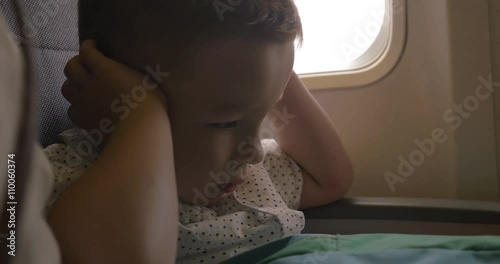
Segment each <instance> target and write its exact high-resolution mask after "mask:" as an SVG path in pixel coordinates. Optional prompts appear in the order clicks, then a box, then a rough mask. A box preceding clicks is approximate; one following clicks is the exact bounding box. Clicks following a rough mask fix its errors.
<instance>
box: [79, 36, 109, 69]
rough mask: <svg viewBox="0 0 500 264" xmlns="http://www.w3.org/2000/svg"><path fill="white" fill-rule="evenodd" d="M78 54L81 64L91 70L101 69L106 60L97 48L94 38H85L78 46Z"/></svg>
mask: <svg viewBox="0 0 500 264" xmlns="http://www.w3.org/2000/svg"><path fill="white" fill-rule="evenodd" d="M80 56H81V59H82V62H83V64H85V66H87V67H88V68H89V69H90V71H91V72H96V71H100V70H102V69H103V66H104V65H105V63H106V62H107V60H108V58H106V57H105V56H104V55H103V54H102V53H101V52H100V51H99V50H97V46H96V41H95V40H85V41H84V42H83V43H82V45H81V46H80Z"/></svg>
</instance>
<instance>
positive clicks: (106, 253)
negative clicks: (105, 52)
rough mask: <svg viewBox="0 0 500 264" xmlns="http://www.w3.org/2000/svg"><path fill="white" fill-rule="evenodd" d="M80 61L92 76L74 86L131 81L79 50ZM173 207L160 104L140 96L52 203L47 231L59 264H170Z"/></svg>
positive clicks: (121, 70) (90, 51)
mask: <svg viewBox="0 0 500 264" xmlns="http://www.w3.org/2000/svg"><path fill="white" fill-rule="evenodd" d="M84 51H85V52H84ZM80 56H81V60H82V61H83V63H84V64H85V65H86V66H87V67H89V68H90V71H91V72H92V73H91V74H92V76H91V77H88V76H87V77H85V76H82V75H80V76H75V78H74V79H73V81H75V80H77V82H80V84H82V80H83V79H88V78H97V77H96V76H97V75H99V74H100V75H101V76H100V77H101V78H108V76H107V75H114V76H115V77H116V76H124V75H128V76H130V75H131V74H136V73H135V72H134V73H132V71H131V70H130V69H128V68H126V67H124V66H121V65H119V64H117V63H115V64H113V63H114V62H112V61H110V60H107V59H106V58H104V57H102V55H101V54H100V53H98V51H97V50H95V49H94V47H91V46H90V45H86V44H84V45H83V46H82V51H81V53H80ZM102 65H106V67H107V68H106V69H104V68H100V67H102ZM103 74H106V76H105V77H103V76H104V75H103ZM79 78H81V79H79ZM70 79H71V78H70ZM141 80H142V79H141V78H138V79H137V82H138V83H140V81H141ZM129 85H130V86H131V87H127V88H128V89H130V88H132V87H134V84H133V83H129ZM83 88H84V89H85V88H89V87H85V86H84V87H83ZM101 88H102V87H101ZM177 204H178V202H177V189H176V181H175V171H174V163H173V147H172V141H171V132H170V123H169V119H168V115H167V112H166V106H165V102H164V100H163V99H162V98H160V96H159V95H158V94H156V95H155V94H153V93H148V96H147V98H146V99H145V100H144V101H143V102H141V104H140V105H139V106H138V107H137V108H136V109H134V110H133V111H131V112H130V115H129V116H128V117H127V118H126V119H124V120H123V121H121V122H120V123H119V124H118V125H117V127H116V130H115V131H114V133H113V134H112V135H111V137H110V139H109V141H108V142H107V144H106V146H105V148H104V150H103V152H102V154H101V156H100V158H99V159H98V160H97V161H96V163H95V164H94V165H93V166H92V167H91V168H90V169H89V170H88V171H86V172H85V173H84V174H83V175H82V176H81V177H80V178H79V179H78V180H76V181H75V182H74V183H73V184H72V185H70V186H69V187H68V189H67V190H66V191H65V193H64V194H63V195H62V196H61V197H60V199H59V200H58V201H57V202H56V203H55V205H54V207H53V209H52V211H51V212H50V215H49V223H50V225H51V227H52V229H53V231H54V234H55V236H56V238H57V240H58V242H59V245H60V248H61V252H62V256H63V263H72V264H80V263H82V264H86V263H89V264H90V263H92V264H97V263H106V264H108V263H134V264H135V263H174V262H175V257H176V251H175V249H176V247H177V216H178V209H177ZM165 249H174V250H165Z"/></svg>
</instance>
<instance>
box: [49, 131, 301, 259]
mask: <svg viewBox="0 0 500 264" xmlns="http://www.w3.org/2000/svg"><path fill="white" fill-rule="evenodd" d="M61 137H62V139H63V140H64V142H65V144H54V145H51V146H49V147H47V148H46V149H45V150H44V152H45V154H46V155H47V156H48V158H49V160H50V163H51V165H52V169H53V171H54V181H55V184H54V190H53V194H52V196H51V198H50V200H49V202H48V206H47V210H49V209H50V208H51V206H52V205H53V203H54V202H55V201H56V200H57V198H58V197H59V195H60V194H61V193H63V192H64V190H65V189H66V187H67V186H68V185H69V184H71V182H72V181H74V180H75V179H76V178H78V177H79V176H80V175H81V174H82V173H83V172H84V171H85V170H86V169H87V168H88V167H90V166H91V165H92V163H93V162H94V161H95V160H96V159H97V157H98V151H93V150H89V149H88V148H87V147H88V146H85V145H87V144H82V143H81V142H82V141H87V142H88V139H87V138H86V137H85V136H84V135H82V134H81V132H80V131H79V130H77V129H72V130H69V131H65V132H63V133H62V134H61ZM262 145H263V149H264V153H265V156H264V160H263V161H262V162H261V163H259V164H253V165H252V164H249V165H248V167H247V174H248V175H247V179H246V181H245V182H244V183H243V184H241V185H240V186H238V188H237V189H236V190H235V191H233V192H231V193H227V194H225V195H224V197H223V199H222V200H221V201H220V202H218V203H217V204H216V205H215V206H213V207H211V208H207V207H201V206H195V205H192V204H187V203H183V202H180V201H179V233H178V243H177V246H178V248H177V261H176V263H220V262H221V261H223V260H225V259H228V258H230V257H232V256H235V255H238V254H240V253H242V252H245V251H247V250H249V249H252V248H254V247H257V246H260V245H262V244H265V243H268V242H271V241H274V240H276V239H279V238H281V237H284V236H288V235H294V234H300V232H301V230H302V229H303V227H304V224H305V219H304V214H303V213H302V212H301V211H298V210H297V209H298V207H299V203H300V195H301V192H302V173H301V170H300V168H299V166H298V165H297V164H296V163H295V162H294V161H293V160H292V159H291V158H290V157H289V156H287V155H286V153H285V152H284V151H283V150H281V148H280V147H279V145H278V144H277V142H276V141H275V140H273V139H265V140H262ZM77 153H78V154H80V155H78V154H77ZM82 153H83V155H82ZM166 250H170V249H166Z"/></svg>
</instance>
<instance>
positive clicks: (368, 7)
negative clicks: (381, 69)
mask: <svg viewBox="0 0 500 264" xmlns="http://www.w3.org/2000/svg"><path fill="white" fill-rule="evenodd" d="M295 3H296V5H297V7H298V9H299V13H300V16H301V19H302V26H303V31H304V41H303V44H302V46H301V47H299V48H297V50H296V54H295V65H294V70H295V72H297V73H298V74H310V73H325V72H336V71H345V70H355V69H359V68H362V67H364V66H367V65H369V64H370V63H371V62H373V61H374V60H376V59H377V58H378V57H379V56H380V55H381V54H382V52H383V50H384V48H385V46H386V45H387V40H388V38H389V34H388V31H389V27H388V26H387V25H386V24H388V23H386V22H387V20H386V19H384V17H385V14H386V6H387V5H388V3H387V1H386V0H314V1H311V0H295ZM389 5H390V3H389ZM386 31H387V32H386Z"/></svg>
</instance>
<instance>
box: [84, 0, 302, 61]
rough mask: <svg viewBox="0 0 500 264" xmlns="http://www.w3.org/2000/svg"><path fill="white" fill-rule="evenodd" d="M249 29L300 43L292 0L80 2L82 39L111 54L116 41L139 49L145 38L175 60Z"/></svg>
mask: <svg viewBox="0 0 500 264" xmlns="http://www.w3.org/2000/svg"><path fill="white" fill-rule="evenodd" d="M207 32H209V33H207ZM242 32H245V33H242ZM248 33H252V35H253V36H256V37H264V38H268V39H272V40H276V41H287V40H295V39H298V41H299V44H300V43H301V42H302V24H301V21H300V17H299V14H298V10H297V7H296V5H295V3H294V0H80V1H79V34H80V42H83V41H84V40H86V39H89V38H93V39H96V40H97V43H98V47H99V49H100V50H101V51H103V52H104V53H105V54H107V55H108V56H110V57H113V54H112V50H113V48H114V47H115V46H116V45H117V44H118V45H123V42H126V45H130V46H131V47H134V50H137V49H138V48H140V47H142V48H144V47H143V46H141V45H137V44H142V45H143V44H144V43H142V42H141V41H148V42H151V41H155V42H161V48H162V49H164V50H165V49H168V50H169V52H170V53H171V54H170V56H173V57H170V58H169V59H174V58H175V57H176V56H175V55H173V54H175V53H179V52H180V51H181V50H182V49H183V48H186V47H188V46H189V45H190V44H193V43H195V42H196V41H195V40H200V38H202V39H207V38H216V37H217V36H231V35H237V34H248ZM201 36H202V37H201ZM151 37H154V38H151ZM148 44H149V43H148ZM112 47H113V48H112Z"/></svg>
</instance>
